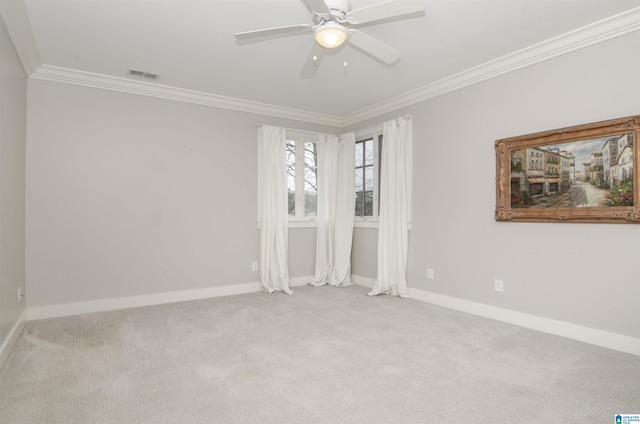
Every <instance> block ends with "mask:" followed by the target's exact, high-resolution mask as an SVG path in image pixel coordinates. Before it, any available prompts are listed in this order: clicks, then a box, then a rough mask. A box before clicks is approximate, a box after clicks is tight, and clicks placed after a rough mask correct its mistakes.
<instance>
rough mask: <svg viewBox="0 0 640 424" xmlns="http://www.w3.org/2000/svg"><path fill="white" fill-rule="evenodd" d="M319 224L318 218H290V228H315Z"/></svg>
mask: <svg viewBox="0 0 640 424" xmlns="http://www.w3.org/2000/svg"><path fill="white" fill-rule="evenodd" d="M317 226H318V221H317V220H316V218H309V219H289V228H315V227H317Z"/></svg>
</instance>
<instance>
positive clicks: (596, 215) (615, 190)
mask: <svg viewBox="0 0 640 424" xmlns="http://www.w3.org/2000/svg"><path fill="white" fill-rule="evenodd" d="M495 149H496V210H495V219H496V220H497V221H532V222H615V223H640V207H639V205H638V203H639V202H640V190H639V187H638V180H639V176H640V169H639V167H638V157H639V153H640V115H636V116H629V117H626V118H619V119H611V120H608V121H601V122H595V123H591V124H585V125H578V126H573V127H568V128H561V129H557V130H551V131H544V132H539V133H535V134H529V135H523V136H518V137H511V138H505V139H500V140H496V142H495Z"/></svg>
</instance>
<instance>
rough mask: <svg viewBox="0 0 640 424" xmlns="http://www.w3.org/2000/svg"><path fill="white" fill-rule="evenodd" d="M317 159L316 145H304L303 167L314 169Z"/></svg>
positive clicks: (307, 143)
mask: <svg viewBox="0 0 640 424" xmlns="http://www.w3.org/2000/svg"><path fill="white" fill-rule="evenodd" d="M317 157H318V152H317V150H316V143H310V142H306V143H304V165H305V166H310V167H313V168H315V167H316V159H317Z"/></svg>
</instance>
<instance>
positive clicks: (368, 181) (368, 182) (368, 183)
mask: <svg viewBox="0 0 640 424" xmlns="http://www.w3.org/2000/svg"><path fill="white" fill-rule="evenodd" d="M364 189H365V190H367V191H369V190H371V191H372V192H373V166H367V167H366V168H365V169H364Z"/></svg>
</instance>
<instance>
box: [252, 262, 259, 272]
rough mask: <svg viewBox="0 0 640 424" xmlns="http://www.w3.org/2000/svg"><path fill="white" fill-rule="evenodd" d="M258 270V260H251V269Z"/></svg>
mask: <svg viewBox="0 0 640 424" xmlns="http://www.w3.org/2000/svg"><path fill="white" fill-rule="evenodd" d="M257 270H258V262H251V271H257Z"/></svg>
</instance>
